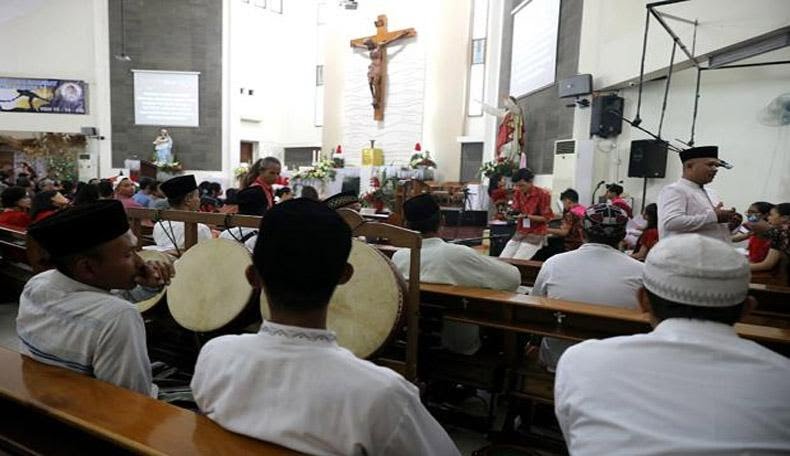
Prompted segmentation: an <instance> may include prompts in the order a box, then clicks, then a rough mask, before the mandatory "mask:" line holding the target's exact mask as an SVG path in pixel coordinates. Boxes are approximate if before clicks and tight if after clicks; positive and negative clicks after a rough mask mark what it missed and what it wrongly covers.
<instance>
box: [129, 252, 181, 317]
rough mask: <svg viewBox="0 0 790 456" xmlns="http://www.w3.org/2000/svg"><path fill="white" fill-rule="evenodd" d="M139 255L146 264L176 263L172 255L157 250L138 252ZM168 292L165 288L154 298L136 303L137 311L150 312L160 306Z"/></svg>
mask: <svg viewBox="0 0 790 456" xmlns="http://www.w3.org/2000/svg"><path fill="white" fill-rule="evenodd" d="M137 254H138V255H140V258H142V259H143V261H146V262H147V261H161V262H162V263H170V264H172V263H173V262H174V261H175V258H174V257H172V256H170V255H168V254H166V253H162V252H157V251H155V250H141V251H139V252H137ZM166 291H167V287H164V288H162V291H160V292H159V293H157V294H156V295H154V296H152V297H150V298H148V299H146V300H144V301H138V302H136V303H135V305H136V306H137V310H139V311H140V313H145V312H148V311H149V310H151V309H152V308H154V306H156V305H157V304H159V302H160V301H161V300H162V297H163V296H164V295H165V292H166Z"/></svg>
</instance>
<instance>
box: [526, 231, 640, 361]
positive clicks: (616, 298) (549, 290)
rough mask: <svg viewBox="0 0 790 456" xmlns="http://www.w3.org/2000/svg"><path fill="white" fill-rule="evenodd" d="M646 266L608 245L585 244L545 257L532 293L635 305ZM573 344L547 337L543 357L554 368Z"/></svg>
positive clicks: (605, 303)
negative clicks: (569, 250) (546, 258)
mask: <svg viewBox="0 0 790 456" xmlns="http://www.w3.org/2000/svg"><path fill="white" fill-rule="evenodd" d="M643 268H644V265H643V264H642V263H641V262H639V261H637V260H635V259H633V258H631V257H630V256H628V255H626V254H625V253H623V252H621V251H619V250H617V249H615V248H613V247H610V246H608V245H605V244H593V243H587V244H582V246H581V247H579V248H578V249H576V250H573V251H571V252H565V253H561V254H559V255H554V256H553V257H551V258H549V259H548V260H546V261H545V262H544V263H543V266H542V267H541V268H540V272H539V273H538V277H537V278H536V279H535V286H534V287H532V291H531V292H530V295H532V296H545V297H548V298H554V299H565V300H568V301H579V302H585V303H588V304H600V305H604V306H613V307H622V308H625V309H636V308H637V306H638V305H639V304H638V299H637V292H638V291H639V289H640V288H641V287H642V269H643ZM573 344H574V342H570V341H567V340H563V339H557V338H553V337H544V338H543V342H542V343H541V346H540V357H541V360H542V361H543V362H544V363H545V364H546V366H547V367H548V368H549V370H553V369H554V366H556V365H557V360H558V359H559V358H560V356H562V354H563V352H564V351H565V350H566V349H567V348H568V347H570V346H571V345H573Z"/></svg>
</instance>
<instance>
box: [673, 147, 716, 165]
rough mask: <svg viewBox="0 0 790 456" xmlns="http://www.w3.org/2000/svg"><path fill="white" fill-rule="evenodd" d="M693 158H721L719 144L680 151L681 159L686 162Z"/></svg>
mask: <svg viewBox="0 0 790 456" xmlns="http://www.w3.org/2000/svg"><path fill="white" fill-rule="evenodd" d="M692 158H719V146H700V147H692V148H691V149H686V150H681V151H680V161H681V162H686V161H688V160H691V159H692Z"/></svg>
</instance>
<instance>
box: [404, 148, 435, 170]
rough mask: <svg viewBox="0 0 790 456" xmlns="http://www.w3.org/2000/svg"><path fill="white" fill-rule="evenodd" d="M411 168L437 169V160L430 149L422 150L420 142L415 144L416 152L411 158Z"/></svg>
mask: <svg viewBox="0 0 790 456" xmlns="http://www.w3.org/2000/svg"><path fill="white" fill-rule="evenodd" d="M409 166H410V167H411V169H426V168H427V169H436V162H435V161H433V160H432V159H431V152H430V151H427V150H426V151H425V152H423V151H422V147H421V146H420V143H417V144H415V145H414V153H413V154H412V156H411V158H410V159H409Z"/></svg>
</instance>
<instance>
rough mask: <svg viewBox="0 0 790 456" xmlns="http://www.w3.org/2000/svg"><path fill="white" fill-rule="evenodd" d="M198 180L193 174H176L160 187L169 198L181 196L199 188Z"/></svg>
mask: <svg viewBox="0 0 790 456" xmlns="http://www.w3.org/2000/svg"><path fill="white" fill-rule="evenodd" d="M197 188H198V186H197V181H195V176H193V175H191V174H187V175H186V176H176V177H173V178H171V179H169V180H166V181H165V182H162V184H161V185H160V186H159V189H160V190H162V191H163V192H164V194H165V196H167V197H168V198H169V199H175V198H180V197H182V196H184V195H187V194H189V193H190V192H192V191H194V190H197Z"/></svg>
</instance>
